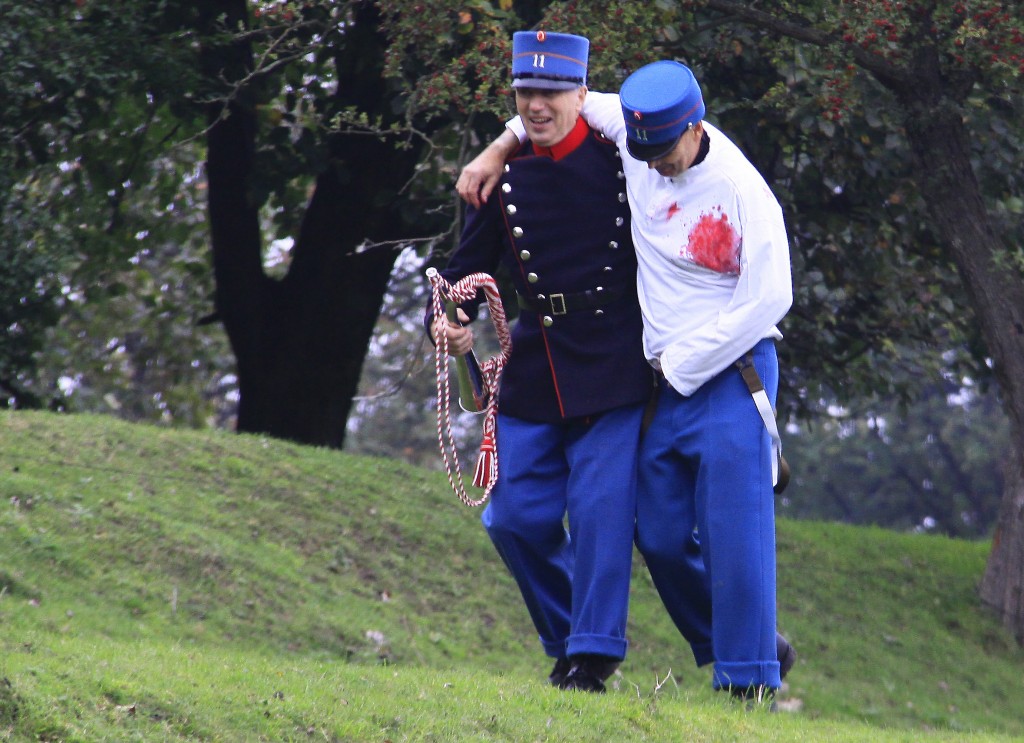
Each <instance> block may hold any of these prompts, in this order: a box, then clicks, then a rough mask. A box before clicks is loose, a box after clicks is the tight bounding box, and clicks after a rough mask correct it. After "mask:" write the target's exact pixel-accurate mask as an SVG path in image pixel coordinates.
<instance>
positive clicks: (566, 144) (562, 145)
mask: <svg viewBox="0 0 1024 743" xmlns="http://www.w3.org/2000/svg"><path fill="white" fill-rule="evenodd" d="M588 134H590V127H589V126H587V122H586V121H584V120H583V117H582V116H578V117H577V118H576V125H575V126H574V127H573V128H572V130H571V131H570V132H569V133H568V134H566V135H565V138H564V139H562V141H561V142H559V143H557V144H555V145H553V146H551V147H538V146H537V145H533V151H534V153H536V154H537V155H542V156H544V157H550V158H551V159H552V160H561V159H562V158H563V157H566V156H568V155H570V154H572V153H573V151H575V149H576V148H577V147H579V146H580V145H581V144H583V140H585V139H586V138H587V135H588Z"/></svg>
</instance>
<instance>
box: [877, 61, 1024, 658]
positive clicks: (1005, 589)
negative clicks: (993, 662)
mask: <svg viewBox="0 0 1024 743" xmlns="http://www.w3.org/2000/svg"><path fill="white" fill-rule="evenodd" d="M920 69H921V70H922V71H923V72H924V73H927V71H929V70H936V69H938V66H937V64H936V65H934V66H931V65H926V66H923V67H922V68H920ZM915 78H916V85H915V86H914V87H913V89H906V90H898V91H897V94H898V95H900V96H901V99H902V100H903V103H904V104H905V105H906V108H907V111H908V116H907V120H906V125H907V137H908V140H909V143H910V146H911V149H912V151H913V153H914V158H915V160H916V165H917V167H916V172H917V173H919V174H921V178H920V181H919V186H920V188H921V193H922V195H923V196H924V199H925V201H926V203H927V204H928V209H929V214H930V216H931V218H932V220H933V222H934V224H935V234H936V236H937V237H939V238H940V239H944V240H945V242H946V245H947V247H948V248H949V250H950V255H951V256H952V258H953V260H954V262H955V263H956V266H957V269H958V271H959V274H960V276H961V278H962V279H963V282H964V285H965V287H966V289H967V292H968V296H969V297H970V299H971V305H972V307H973V308H974V313H975V315H976V317H977V318H978V321H979V323H980V324H981V332H982V337H983V338H984V340H985V345H986V348H987V349H988V352H989V354H990V355H991V358H992V361H993V371H994V374H995V377H996V380H997V382H998V384H999V388H1000V392H1001V395H1002V400H1003V404H1004V407H1005V409H1006V412H1007V414H1008V416H1009V419H1010V433H1011V438H1010V441H1009V442H1008V444H1009V453H1008V466H1007V472H1006V480H1005V486H1004V487H1005V489H1004V492H1003V497H1002V502H1001V505H1000V513H999V519H998V523H997V525H996V531H995V536H994V539H993V544H992V552H991V554H990V555H989V560H988V565H987V567H986V570H985V576H984V578H983V580H982V583H981V587H980V592H981V598H982V600H983V601H984V603H986V604H987V605H989V606H991V607H992V608H994V609H995V610H996V611H997V612H998V613H999V615H1000V616H1001V618H1002V621H1003V624H1004V625H1005V626H1006V627H1007V628H1008V629H1009V630H1010V631H1012V632H1013V633H1014V635H1015V636H1016V638H1017V640H1018V641H1019V642H1022V643H1024V282H1022V281H1021V278H1020V275H1019V273H1018V272H1016V271H1014V270H1013V269H1012V268H1008V267H1007V266H1006V256H1005V255H1004V251H1005V248H1004V247H1003V244H1002V242H1001V241H1000V240H999V237H998V235H996V234H995V232H994V231H993V230H992V228H991V224H990V222H989V219H988V215H987V212H986V210H985V205H984V202H983V200H982V198H981V192H980V188H979V185H978V182H977V179H976V178H975V176H974V172H973V170H972V168H971V161H970V150H969V143H970V133H969V132H968V131H967V129H966V127H965V126H964V122H963V117H962V114H961V112H960V111H959V110H958V108H957V107H956V106H955V105H951V101H950V99H949V98H943V97H942V95H941V92H942V91H943V90H945V91H948V89H949V88H948V86H947V85H946V84H945V81H942V80H940V79H939V78H938V76H937V75H928V74H920V75H917V76H915ZM932 83H934V84H932Z"/></svg>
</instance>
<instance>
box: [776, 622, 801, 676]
mask: <svg viewBox="0 0 1024 743" xmlns="http://www.w3.org/2000/svg"><path fill="white" fill-rule="evenodd" d="M775 654H776V655H777V656H778V658H779V676H780V677H781V678H786V674H787V673H789V672H790V671H791V670H792V669H793V665H794V664H795V663H796V649H795V648H794V647H793V646H792V645H790V644H789V641H788V640H787V639H786V638H785V637H783V636H782V635H780V634H779V633H778V632H776V633H775Z"/></svg>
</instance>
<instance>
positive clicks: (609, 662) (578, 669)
mask: <svg viewBox="0 0 1024 743" xmlns="http://www.w3.org/2000/svg"><path fill="white" fill-rule="evenodd" d="M570 660H572V668H571V669H570V670H569V674H568V675H567V676H566V677H565V681H564V682H563V683H562V684H561V685H560V686H559V687H558V688H560V689H566V690H570V689H575V690H576V691H590V692H595V693H597V694H603V693H604V692H605V691H606V689H605V685H604V682H605V680H606V679H607V678H608V677H609V676H611V675H612V674H613V673H615V669H616V668H618V667H619V661H618V660H615V659H614V658H607V657H605V656H603V655H590V654H588V653H584V654H580V655H574V656H572V658H571V659H570Z"/></svg>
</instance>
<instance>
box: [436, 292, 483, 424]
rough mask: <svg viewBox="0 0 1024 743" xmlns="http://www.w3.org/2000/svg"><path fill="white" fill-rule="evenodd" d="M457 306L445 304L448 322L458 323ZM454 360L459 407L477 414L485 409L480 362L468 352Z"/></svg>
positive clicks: (473, 354)
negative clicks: (457, 382)
mask: <svg viewBox="0 0 1024 743" xmlns="http://www.w3.org/2000/svg"><path fill="white" fill-rule="evenodd" d="M457 309H458V307H457V305H456V304H455V302H445V306H444V311H445V314H446V315H447V316H448V320H449V321H450V322H458V314H457ZM454 358H455V375H456V377H457V379H458V381H459V405H460V406H461V407H462V409H463V410H465V411H466V412H467V413H479V412H482V411H483V409H484V408H485V407H486V401H485V400H484V378H483V375H482V374H481V373H480V362H479V361H478V360H477V358H476V354H475V353H473V352H472V351H470V352H469V353H467V354H466V355H464V356H456V357H454Z"/></svg>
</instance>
